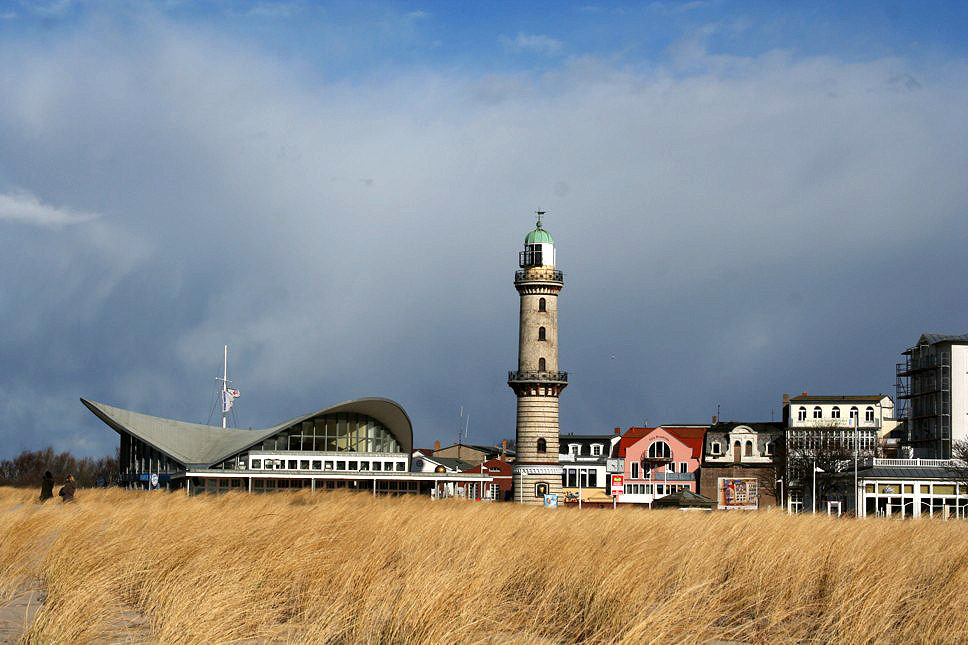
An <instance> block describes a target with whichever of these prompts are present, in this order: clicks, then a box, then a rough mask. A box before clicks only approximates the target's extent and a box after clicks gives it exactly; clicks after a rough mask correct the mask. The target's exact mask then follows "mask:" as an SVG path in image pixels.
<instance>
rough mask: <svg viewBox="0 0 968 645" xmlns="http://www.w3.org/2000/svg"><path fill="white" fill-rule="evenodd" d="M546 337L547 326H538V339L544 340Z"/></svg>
mask: <svg viewBox="0 0 968 645" xmlns="http://www.w3.org/2000/svg"><path fill="white" fill-rule="evenodd" d="M544 339H545V328H544V327H538V340H544Z"/></svg>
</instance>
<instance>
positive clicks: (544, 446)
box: [538, 437, 548, 452]
mask: <svg viewBox="0 0 968 645" xmlns="http://www.w3.org/2000/svg"><path fill="white" fill-rule="evenodd" d="M538 452H548V442H547V441H545V440H544V437H538Z"/></svg>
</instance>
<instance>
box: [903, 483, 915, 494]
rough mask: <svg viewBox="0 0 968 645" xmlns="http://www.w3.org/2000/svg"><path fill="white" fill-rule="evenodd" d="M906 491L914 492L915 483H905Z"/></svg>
mask: <svg viewBox="0 0 968 645" xmlns="http://www.w3.org/2000/svg"><path fill="white" fill-rule="evenodd" d="M904 492H905V493H913V492H914V484H904Z"/></svg>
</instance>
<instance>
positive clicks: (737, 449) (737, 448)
mask: <svg viewBox="0 0 968 645" xmlns="http://www.w3.org/2000/svg"><path fill="white" fill-rule="evenodd" d="M742 458H743V444H741V443H740V442H739V440H737V441H736V442H735V443H733V461H734V462H736V463H737V464H738V463H739V462H740V460H741V459H742Z"/></svg>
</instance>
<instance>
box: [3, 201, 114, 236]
mask: <svg viewBox="0 0 968 645" xmlns="http://www.w3.org/2000/svg"><path fill="white" fill-rule="evenodd" d="M98 217H101V215H100V213H91V212H85V211H79V210H75V209H72V208H67V207H63V206H62V207H59V208H58V207H56V206H51V205H49V204H44V203H42V202H41V201H40V200H39V199H37V198H36V197H34V196H33V195H31V194H30V193H26V192H20V193H11V194H3V193H0V220H7V221H13V222H22V223H25V224H34V225H36V226H43V227H46V228H53V229H58V228H61V227H63V226H68V225H71V224H80V223H82V222H90V221H91V220H94V219H97V218H98Z"/></svg>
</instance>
